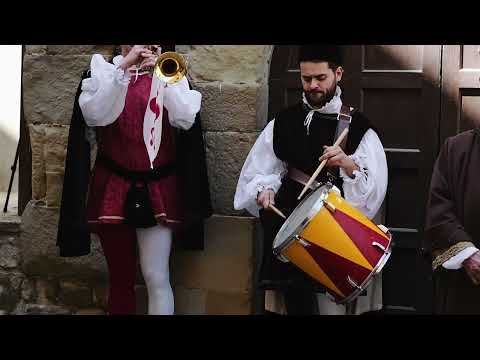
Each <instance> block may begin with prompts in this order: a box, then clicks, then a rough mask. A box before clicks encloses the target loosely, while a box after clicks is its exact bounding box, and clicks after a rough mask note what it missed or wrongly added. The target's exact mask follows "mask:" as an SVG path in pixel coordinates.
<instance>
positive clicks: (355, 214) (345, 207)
mask: <svg viewBox="0 0 480 360" xmlns="http://www.w3.org/2000/svg"><path fill="white" fill-rule="evenodd" d="M327 201H329V202H331V203H332V204H333V205H335V207H336V208H337V209H340V211H342V212H343V213H345V214H347V215H349V216H350V217H352V218H354V219H355V220H357V221H358V222H360V223H362V224H363V225H365V226H366V227H368V228H369V229H372V230H373V231H375V232H376V233H378V234H379V235H381V236H383V237H384V238H385V239H387V240H388V236H387V235H386V234H385V233H384V232H383V231H382V230H380V229H379V228H378V226H376V225H375V224H374V223H373V222H372V221H370V219H369V218H367V217H366V216H365V215H364V214H363V213H362V212H361V211H359V210H357V209H356V208H354V207H353V206H351V205H350V204H349V203H348V202H347V201H346V200H345V199H343V198H342V197H341V196H338V195H337V194H336V193H334V192H330V193H329V194H328V198H327Z"/></svg>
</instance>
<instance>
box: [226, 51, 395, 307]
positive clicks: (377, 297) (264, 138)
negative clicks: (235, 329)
mask: <svg viewBox="0 0 480 360" xmlns="http://www.w3.org/2000/svg"><path fill="white" fill-rule="evenodd" d="M341 65H342V59H341V55H340V50H339V47H338V46H332V45H307V46H301V47H300V50H299V66H300V75H301V81H302V86H303V93H302V99H298V100H299V101H298V103H297V104H295V105H293V106H290V107H287V108H285V109H283V110H281V111H280V112H279V113H277V114H276V116H275V117H274V119H272V120H271V121H270V122H269V123H268V124H267V125H266V127H265V128H264V130H263V131H262V133H261V134H260V136H259V137H258V139H257V140H256V142H255V144H254V146H253V148H252V149H251V151H250V153H249V154H248V156H247V159H246V160H245V164H244V165H243V168H242V171H241V173H240V177H239V180H238V184H237V189H236V193H235V199H234V207H235V209H237V210H241V209H246V210H248V211H249V212H250V213H251V214H252V215H254V216H256V217H260V221H261V224H262V227H263V232H264V237H263V257H262V263H261V268H260V276H259V286H260V288H261V289H263V290H265V309H266V310H267V312H274V313H280V314H289V315H301V314H304V315H308V314H329V315H330V314H346V313H348V314H361V313H364V312H368V311H375V310H380V309H381V308H382V294H381V277H380V276H379V277H377V279H376V280H375V281H373V282H371V284H370V285H369V287H368V288H367V290H366V292H365V293H364V294H362V296H359V297H358V298H357V300H356V301H354V302H353V304H352V305H351V306H349V307H348V309H346V307H345V306H344V305H336V304H335V303H334V302H333V299H331V298H330V296H329V295H327V294H326V293H325V292H324V288H323V287H321V286H320V284H318V283H317V282H316V281H315V280H313V279H312V278H310V277H309V276H308V275H307V274H305V273H304V272H302V271H301V270H299V269H298V268H297V267H295V266H294V265H292V264H291V263H283V262H281V261H280V260H278V259H277V258H276V257H275V256H274V255H273V253H272V244H273V241H274V238H275V235H276V234H277V232H278V231H279V229H280V227H281V226H282V224H283V223H284V221H285V220H284V219H283V218H282V217H280V216H279V215H277V213H276V212H273V211H271V207H270V205H274V207H276V208H277V209H279V210H280V211H281V212H283V213H284V214H285V215H286V216H287V217H288V216H289V215H290V214H291V213H292V211H293V210H294V209H295V207H296V206H297V205H298V204H299V202H300V201H299V200H297V197H298V196H299V194H300V192H301V191H302V188H303V185H302V184H301V183H299V182H298V180H299V179H298V178H299V177H302V176H299V175H298V174H302V173H303V174H302V175H303V177H304V178H306V180H308V178H309V177H310V176H311V175H312V174H313V173H314V172H315V170H316V168H317V167H318V165H319V164H320V162H321V161H323V160H324V159H327V160H328V161H327V164H326V167H325V168H324V169H323V171H321V172H320V174H319V175H318V177H317V178H316V180H317V181H318V182H320V183H325V182H327V181H331V182H332V183H333V184H334V185H335V186H336V187H338V188H339V189H340V190H341V192H342V196H343V197H344V198H345V200H346V201H348V202H349V203H350V204H351V205H352V206H354V207H356V208H357V209H358V210H360V211H361V212H362V213H364V214H365V215H366V216H367V217H368V218H370V219H372V218H373V217H375V215H376V214H377V212H378V211H379V209H380V207H381V205H382V202H383V200H384V198H385V194H386V189H387V181H388V172H387V162H386V158H385V152H384V149H383V146H382V143H381V141H380V139H379V137H378V134H377V133H378V132H377V130H376V129H375V128H374V127H373V125H372V124H371V122H370V121H369V119H368V118H367V117H366V116H365V115H364V114H362V113H361V112H359V111H355V109H353V111H352V113H351V116H352V120H351V123H350V126H349V133H348V138H347V141H346V144H345V145H344V146H343V147H342V145H340V146H332V144H334V142H335V140H336V139H335V134H336V133H337V125H338V123H339V121H338V120H337V116H338V113H339V112H340V109H341V108H342V99H341V95H342V90H341V88H340V85H341V84H340V82H341V80H342V76H343V72H344V70H343V68H342V66H341ZM289 169H290V171H289ZM292 169H295V171H292ZM289 174H290V175H289ZM292 174H296V175H295V176H292ZM292 177H294V178H296V180H293V179H292ZM306 196H307V195H306Z"/></svg>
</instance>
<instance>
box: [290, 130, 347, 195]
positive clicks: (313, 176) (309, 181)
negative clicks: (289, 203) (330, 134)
mask: <svg viewBox="0 0 480 360" xmlns="http://www.w3.org/2000/svg"><path fill="white" fill-rule="evenodd" d="M347 133H348V128H345V129H344V130H343V131H342V133H341V134H340V136H339V137H338V139H337V141H335V144H333V146H339V145H340V143H341V142H342V141H343V139H344V137H345V136H347ZM327 161H328V159H325V160H323V161H322V162H321V163H320V165H319V166H318V168H317V170H315V172H314V173H313V175H312V176H311V177H310V179H309V180H308V182H307V183H306V184H305V187H304V188H303V190H302V192H301V193H300V195H299V196H298V198H297V200H300V199H301V198H302V196H303V195H304V194H305V192H306V191H307V189H308V188H309V187H310V185H312V183H313V181H314V180H315V179H316V178H317V176H318V174H319V173H320V171H322V169H323V167H324V166H325V164H326V163H327Z"/></svg>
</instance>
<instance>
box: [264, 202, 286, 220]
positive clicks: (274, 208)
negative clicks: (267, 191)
mask: <svg viewBox="0 0 480 360" xmlns="http://www.w3.org/2000/svg"><path fill="white" fill-rule="evenodd" d="M268 207H269V208H270V209H272V210H273V211H274V212H276V213H277V214H278V215H280V216H281V217H282V218H284V219H286V218H287V217H286V216H285V215H283V213H282V212H281V211H280V210H278V209H277V208H276V207H275V206H273V205H272V204H270V205H268Z"/></svg>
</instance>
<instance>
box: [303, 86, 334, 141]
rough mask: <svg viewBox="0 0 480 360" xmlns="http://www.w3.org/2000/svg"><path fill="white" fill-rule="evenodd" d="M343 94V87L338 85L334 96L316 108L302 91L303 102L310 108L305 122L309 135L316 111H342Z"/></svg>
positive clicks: (323, 112) (329, 112)
mask: <svg viewBox="0 0 480 360" xmlns="http://www.w3.org/2000/svg"><path fill="white" fill-rule="evenodd" d="M341 95H342V89H340V87H339V86H338V85H337V88H336V89H335V95H334V96H333V98H332V99H331V100H330V101H329V102H328V103H326V104H325V105H324V106H322V107H321V108H314V107H313V106H312V105H310V104H309V102H308V101H307V98H306V96H305V92H303V93H302V100H303V103H304V104H305V105H306V106H307V107H308V108H309V109H310V111H309V112H308V114H307V116H306V117H305V121H304V123H303V124H304V125H305V126H306V128H307V135H308V134H309V133H310V123H311V122H312V119H313V114H314V113H316V112H318V113H321V114H338V113H339V112H340V109H341V108H342V99H341V98H340V96H341Z"/></svg>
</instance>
